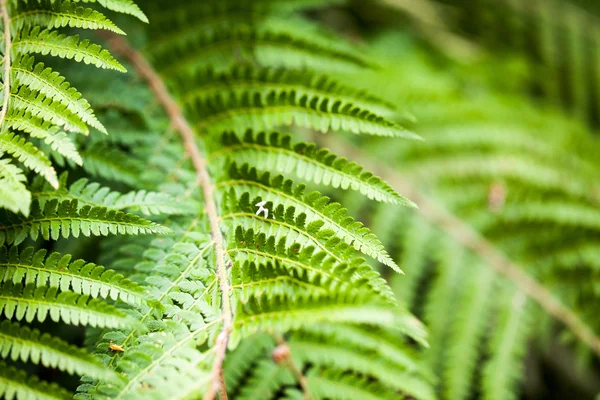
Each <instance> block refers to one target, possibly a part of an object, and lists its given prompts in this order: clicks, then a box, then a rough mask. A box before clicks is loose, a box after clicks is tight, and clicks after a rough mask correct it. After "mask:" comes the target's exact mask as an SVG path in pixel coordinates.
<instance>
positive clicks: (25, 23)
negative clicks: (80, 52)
mask: <svg viewBox="0 0 600 400" xmlns="http://www.w3.org/2000/svg"><path fill="white" fill-rule="evenodd" d="M76 2H77V0H74V1H73V3H72V2H71V1H69V0H41V1H32V2H31V3H27V5H24V6H21V8H20V9H19V10H18V12H17V14H16V15H13V16H12V17H11V28H12V29H13V30H15V31H17V32H18V31H21V30H23V29H25V28H27V27H33V26H41V27H44V28H48V29H53V28H64V27H67V26H68V27H71V28H83V29H92V30H99V29H105V30H108V31H111V32H114V33H118V34H121V35H124V34H125V32H123V31H122V30H121V29H119V27H118V26H116V25H115V24H114V23H113V22H112V21H111V20H109V19H108V18H107V17H106V16H104V15H103V14H102V13H100V12H98V11H96V10H94V9H91V8H84V7H81V6H77V5H76V4H74V3H76Z"/></svg>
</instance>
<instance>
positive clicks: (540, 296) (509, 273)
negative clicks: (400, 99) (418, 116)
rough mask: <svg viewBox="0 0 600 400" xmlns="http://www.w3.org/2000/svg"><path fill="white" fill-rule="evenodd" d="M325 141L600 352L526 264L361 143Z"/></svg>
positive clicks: (582, 324)
mask: <svg viewBox="0 0 600 400" xmlns="http://www.w3.org/2000/svg"><path fill="white" fill-rule="evenodd" d="M325 144H326V145H327V146H329V147H332V148H333V147H337V148H338V149H340V150H342V151H343V152H344V154H346V155H348V156H350V157H352V159H354V160H356V161H357V162H358V161H359V160H360V162H361V164H363V165H364V166H365V167H366V168H368V169H369V170H370V171H372V172H373V173H377V174H378V175H379V176H381V177H382V178H383V179H385V180H386V181H387V182H388V183H389V184H390V185H392V186H393V187H394V189H396V190H397V191H398V192H399V193H402V195H404V196H406V197H407V198H409V199H411V200H412V201H413V202H415V203H416V204H417V206H418V207H419V211H420V213H421V214H422V215H423V217H425V219H427V220H428V221H429V222H431V223H432V224H434V225H437V226H439V227H440V228H441V229H443V230H444V231H445V232H446V233H447V234H448V235H449V236H450V237H452V238H453V239H454V240H456V241H457V242H458V243H460V244H461V245H463V246H464V247H465V248H468V249H470V250H471V251H473V253H475V254H477V255H478V256H479V257H480V258H481V259H482V260H483V261H485V263H486V264H487V265H489V266H490V267H492V268H493V269H494V270H495V271H496V272H498V273H500V274H502V275H504V276H505V277H506V278H508V279H509V280H510V281H511V282H512V283H513V284H514V285H516V286H517V287H518V288H519V290H520V291H521V292H522V293H524V294H525V295H526V296H527V297H529V298H531V299H533V300H534V301H535V302H536V303H537V304H538V305H539V306H540V307H541V308H542V309H544V310H545V311H546V312H547V313H548V314H549V315H551V316H552V317H554V318H555V319H556V320H558V321H560V322H562V323H563V324H564V325H565V326H566V327H567V328H568V329H570V330H571V332H573V333H574V334H575V336H577V337H578V338H579V339H580V340H581V341H582V342H583V343H585V344H586V345H588V346H589V347H590V348H591V349H592V350H593V351H594V352H595V353H596V354H597V355H598V356H600V338H599V337H598V336H597V335H596V334H595V333H594V331H593V330H592V329H591V328H590V327H589V326H587V325H586V324H585V322H584V321H582V320H581V319H580V318H579V317H578V316H577V315H576V314H574V313H573V312H572V311H571V310H570V309H569V308H567V307H565V306H564V305H563V304H562V303H561V302H560V301H559V300H558V299H556V298H555V297H554V295H553V294H552V293H551V292H550V291H549V290H547V289H546V288H545V287H544V286H543V285H542V284H540V283H539V282H538V281H536V280H535V279H534V278H532V277H531V276H529V275H528V274H527V273H526V272H525V271H524V269H523V268H522V267H520V266H519V265H517V264H516V263H515V262H513V261H512V260H511V259H509V258H508V257H507V256H506V255H505V254H504V253H503V252H502V251H500V250H499V249H498V248H497V247H496V246H494V244H493V243H491V242H489V241H488V240H487V239H485V238H484V237H483V236H481V235H480V234H479V233H478V232H477V231H476V230H475V229H473V228H471V227H470V226H469V225H468V224H467V223H465V222H463V221H462V220H460V219H459V218H458V217H456V216H454V215H453V214H452V213H450V211H448V210H446V209H445V208H444V207H442V206H441V205H438V204H437V203H435V202H434V201H433V200H431V199H430V198H429V197H427V196H426V195H424V194H423V193H421V192H420V191H419V190H417V189H416V188H415V186H414V185H413V184H412V183H411V182H409V181H408V180H406V179H404V178H402V177H401V176H400V174H399V173H398V172H397V171H394V170H393V169H391V168H388V167H385V166H381V165H376V164H375V163H371V162H370V160H369V156H368V155H366V154H364V153H362V152H361V151H360V150H358V148H357V147H355V146H352V145H344V146H340V144H339V143H336V142H334V141H333V140H327V139H326V140H325ZM340 147H341V148H340ZM344 147H345V148H344Z"/></svg>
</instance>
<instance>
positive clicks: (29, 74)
mask: <svg viewBox="0 0 600 400" xmlns="http://www.w3.org/2000/svg"><path fill="white" fill-rule="evenodd" d="M11 71H12V73H13V81H15V82H18V83H19V84H21V85H25V86H27V87H28V88H29V89H31V90H34V91H37V92H39V93H43V94H44V95H45V96H46V97H48V98H51V99H52V100H53V101H57V102H59V103H60V104H63V105H65V106H66V109H67V110H69V111H70V112H71V113H73V114H75V115H77V116H78V117H79V118H80V119H81V120H82V121H83V122H85V123H86V124H88V125H90V126H92V127H94V128H96V129H98V130H99V131H100V132H102V133H107V132H106V128H104V126H103V125H102V124H101V123H100V121H98V119H97V118H96V116H95V115H94V112H93V111H92V109H91V107H90V105H89V103H88V102H87V101H86V100H85V99H83V98H82V97H81V93H79V92H78V91H77V89H75V88H73V87H71V85H70V84H69V83H68V82H66V81H65V78H64V77H63V76H61V75H60V74H59V73H58V72H55V71H53V70H52V69H51V68H46V67H45V65H44V64H43V63H37V64H35V59H34V58H33V57H27V56H25V57H22V58H21V59H20V60H18V61H17V62H15V63H13V65H12V66H11Z"/></svg>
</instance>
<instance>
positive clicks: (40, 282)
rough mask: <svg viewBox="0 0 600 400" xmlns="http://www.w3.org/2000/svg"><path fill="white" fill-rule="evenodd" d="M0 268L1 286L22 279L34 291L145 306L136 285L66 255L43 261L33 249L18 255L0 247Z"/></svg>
mask: <svg viewBox="0 0 600 400" xmlns="http://www.w3.org/2000/svg"><path fill="white" fill-rule="evenodd" d="M0 268H1V269H0V281H2V282H7V281H12V282H13V283H15V284H16V283H19V282H21V281H22V280H23V278H24V279H25V284H29V283H34V284H35V285H36V286H37V287H42V286H48V287H56V288H60V290H61V291H63V292H66V291H72V292H74V293H78V294H85V295H87V296H90V297H92V298H96V297H102V298H108V297H110V298H111V299H113V300H117V299H121V300H122V301H124V302H126V303H130V304H134V305H140V304H144V303H145V298H144V290H143V289H142V288H141V287H140V286H139V285H137V284H136V283H134V282H131V281H130V280H129V279H126V278H124V277H123V275H121V274H118V273H116V272H115V271H113V270H107V269H104V267H102V266H100V265H96V264H92V263H86V262H85V261H83V260H75V261H71V256H70V255H64V256H63V255H61V254H60V253H52V254H50V255H49V256H48V257H46V250H38V251H37V252H34V249H33V247H27V248H25V249H22V250H21V251H19V249H18V248H17V247H11V248H10V249H7V248H6V247H4V246H0Z"/></svg>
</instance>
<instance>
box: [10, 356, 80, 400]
mask: <svg viewBox="0 0 600 400" xmlns="http://www.w3.org/2000/svg"><path fill="white" fill-rule="evenodd" d="M0 393H2V394H3V395H4V398H5V399H6V400H13V399H14V400H69V399H71V398H72V395H71V393H69V392H68V391H66V390H65V389H63V388H61V387H60V386H58V385H57V384H56V383H47V382H44V381H40V380H39V379H38V377H37V376H35V375H31V374H29V373H27V372H25V371H22V370H19V369H17V368H15V367H13V366H9V365H7V364H6V363H5V362H4V361H0Z"/></svg>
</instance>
